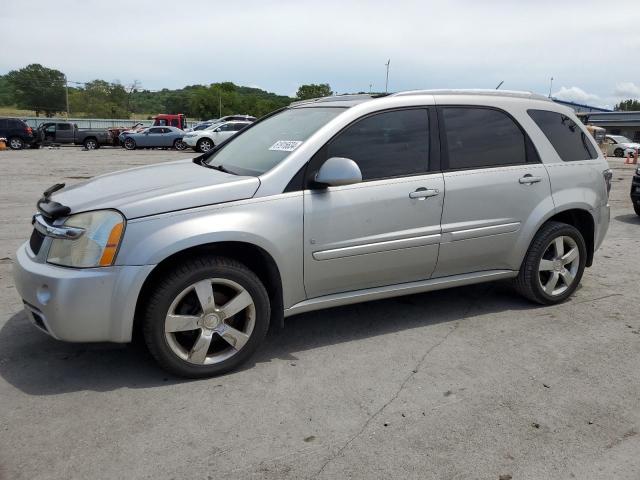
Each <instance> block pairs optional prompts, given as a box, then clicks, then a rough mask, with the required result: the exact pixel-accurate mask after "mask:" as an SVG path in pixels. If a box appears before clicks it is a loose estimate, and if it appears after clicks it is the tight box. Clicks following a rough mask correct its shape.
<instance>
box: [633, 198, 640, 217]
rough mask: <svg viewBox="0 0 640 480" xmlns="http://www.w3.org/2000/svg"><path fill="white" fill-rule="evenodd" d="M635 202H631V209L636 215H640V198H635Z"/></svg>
mask: <svg viewBox="0 0 640 480" xmlns="http://www.w3.org/2000/svg"><path fill="white" fill-rule="evenodd" d="M636 202H637V203H636ZM636 202H634V203H633V211H634V212H636V215H638V216H640V200H636Z"/></svg>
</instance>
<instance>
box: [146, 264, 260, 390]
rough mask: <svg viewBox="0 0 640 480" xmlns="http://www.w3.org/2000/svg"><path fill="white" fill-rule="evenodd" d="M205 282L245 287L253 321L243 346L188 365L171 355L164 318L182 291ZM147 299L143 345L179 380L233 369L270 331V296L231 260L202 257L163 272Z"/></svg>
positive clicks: (219, 373) (245, 268)
mask: <svg viewBox="0 0 640 480" xmlns="http://www.w3.org/2000/svg"><path fill="white" fill-rule="evenodd" d="M207 279H224V280H229V281H231V282H235V283H236V284H238V285H240V286H241V287H242V288H244V289H245V290H246V291H247V292H248V293H249V295H250V296H251V299H252V301H253V306H254V307H255V320H254V326H253V330H252V331H251V333H250V335H249V339H248V340H247V343H246V344H244V346H243V347H241V348H240V349H238V350H237V351H236V352H235V353H234V354H233V355H232V356H230V357H229V358H226V359H224V360H221V361H219V362H218V363H214V364H210V365H203V364H194V363H191V362H189V361H188V360H185V359H183V358H180V357H179V356H178V355H177V354H176V353H174V351H173V350H172V347H171V346H170V345H169V343H168V341H167V338H166V334H165V318H166V316H167V313H168V312H169V308H171V305H172V303H173V302H174V300H175V299H177V298H178V297H179V296H180V295H181V292H183V291H184V290H185V289H188V288H189V287H190V286H192V285H193V284H195V283H197V282H200V281H202V280H207ZM147 298H148V300H147V302H146V305H145V307H144V312H145V314H144V319H143V328H142V331H143V335H144V339H145V343H146V345H147V347H148V349H149V351H150V352H151V355H153V357H154V358H155V359H156V361H157V362H158V364H159V365H160V366H161V367H162V368H164V369H165V370H167V371H168V372H170V373H172V374H175V375H178V376H181V377H187V378H203V377H211V376H215V375H221V374H223V373H226V372H228V371H230V370H233V369H235V368H236V367H238V366H239V365H240V364H242V363H243V362H245V361H246V360H247V359H248V358H249V357H250V356H251V355H252V354H253V353H254V352H255V350H256V349H257V348H258V346H259V345H260V343H261V342H262V340H263V339H264V337H265V335H266V333H267V330H268V329H269V319H270V305H269V296H268V294H267V291H266V289H265V287H264V285H263V284H262V282H260V280H259V279H258V277H257V276H256V275H255V273H253V272H252V271H251V270H249V269H248V268H247V267H246V266H245V265H243V264H242V263H240V262H238V261H236V260H233V259H230V258H225V257H217V256H203V257H200V258H195V259H193V260H190V261H187V262H184V263H181V264H180V265H177V266H176V267H174V268H172V269H171V270H169V271H166V272H163V275H162V276H161V278H160V279H159V280H158V282H157V283H156V284H155V285H154V286H153V287H152V291H151V293H150V295H149V296H148V297H147ZM216 338H218V337H216ZM223 342H224V341H223ZM211 345H213V342H212V343H211ZM227 347H228V345H227ZM207 348H209V347H207ZM232 350H234V349H232Z"/></svg>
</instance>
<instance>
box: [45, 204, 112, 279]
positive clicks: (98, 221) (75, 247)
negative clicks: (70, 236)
mask: <svg viewBox="0 0 640 480" xmlns="http://www.w3.org/2000/svg"><path fill="white" fill-rule="evenodd" d="M124 224H125V223H124V218H123V216H122V215H120V214H119V213H118V212H116V211H113V210H97V211H95V212H85V213H78V214H76V215H71V216H70V217H69V218H68V219H67V220H66V221H65V222H64V225H66V226H69V227H78V228H82V229H84V233H83V234H82V235H81V236H80V237H78V238H77V239H75V240H67V239H54V240H53V242H52V243H51V248H50V249H49V255H48V257H47V262H49V263H54V264H56V265H63V266H66V267H82V268H87V267H107V266H109V265H113V262H114V260H115V259H116V253H117V252H118V247H119V246H120V241H121V240H122V233H123V232H124Z"/></svg>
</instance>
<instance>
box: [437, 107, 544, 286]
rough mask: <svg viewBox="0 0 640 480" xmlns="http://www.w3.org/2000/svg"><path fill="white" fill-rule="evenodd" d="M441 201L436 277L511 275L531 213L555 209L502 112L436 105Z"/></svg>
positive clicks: (538, 169) (533, 159) (531, 151)
mask: <svg viewBox="0 0 640 480" xmlns="http://www.w3.org/2000/svg"><path fill="white" fill-rule="evenodd" d="M438 120H439V125H440V140H441V143H442V147H443V157H442V164H443V173H444V183H445V189H446V198H445V202H444V208H443V212H442V243H441V245H440V254H439V256H438V266H437V268H436V270H435V272H434V277H444V276H449V275H457V274H463V273H471V272H479V271H486V270H517V269H518V268H519V267H520V265H519V262H520V261H521V258H520V254H519V252H521V251H522V245H523V244H524V243H526V242H528V241H529V240H530V239H528V238H525V237H524V236H523V235H522V232H523V231H524V230H525V225H527V223H528V222H535V218H536V212H537V211H549V210H552V209H553V201H552V200H551V187H550V183H549V176H548V173H547V170H546V168H545V166H544V165H543V164H542V163H541V162H540V158H539V156H538V154H537V152H536V150H535V147H534V146H533V143H532V142H531V140H530V139H529V137H528V135H527V134H526V132H525V131H524V130H523V129H522V127H521V126H520V125H519V124H518V123H517V121H516V120H515V119H514V118H513V117H511V116H510V115H509V114H508V113H506V112H505V111H502V110H499V109H495V108H486V107H478V106H450V107H448V106H443V107H438Z"/></svg>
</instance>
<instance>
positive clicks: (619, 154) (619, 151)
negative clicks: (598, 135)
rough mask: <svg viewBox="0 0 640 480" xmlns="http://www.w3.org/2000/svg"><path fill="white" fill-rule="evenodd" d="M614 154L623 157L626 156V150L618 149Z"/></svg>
mask: <svg viewBox="0 0 640 480" xmlns="http://www.w3.org/2000/svg"><path fill="white" fill-rule="evenodd" d="M613 154H614V155H615V156H616V157H622V156H624V150H622V149H621V148H616V149H615V150H614V151H613Z"/></svg>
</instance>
